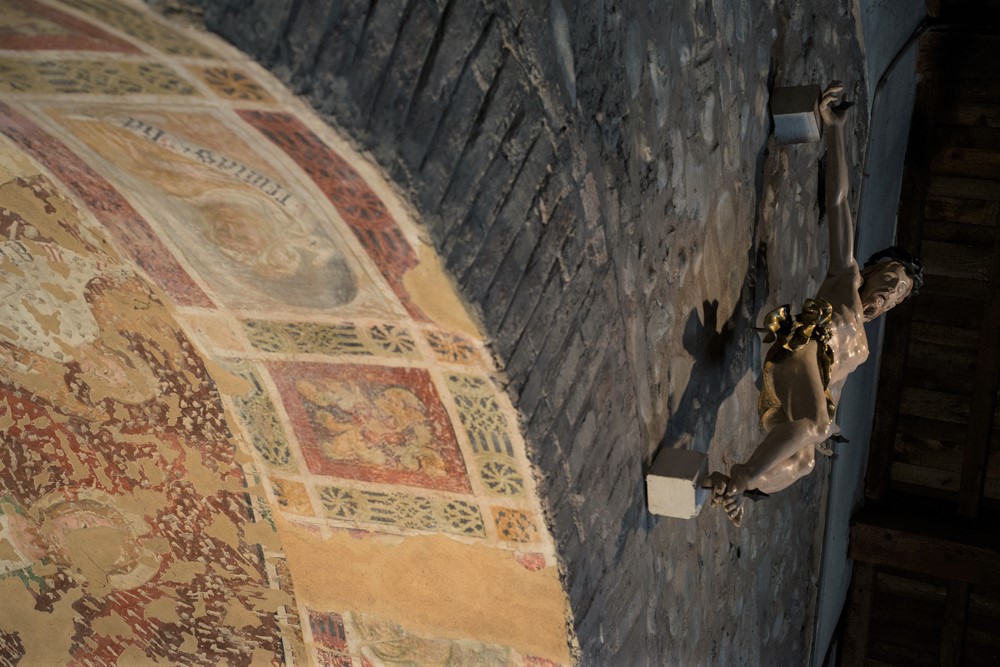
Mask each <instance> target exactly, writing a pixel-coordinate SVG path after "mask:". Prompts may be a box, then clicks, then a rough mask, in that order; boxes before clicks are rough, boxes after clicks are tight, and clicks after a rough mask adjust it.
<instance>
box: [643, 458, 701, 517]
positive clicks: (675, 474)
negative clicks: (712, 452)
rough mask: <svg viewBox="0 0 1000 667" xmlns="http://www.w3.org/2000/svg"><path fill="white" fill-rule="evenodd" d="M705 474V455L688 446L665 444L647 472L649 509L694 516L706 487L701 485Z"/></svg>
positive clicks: (653, 512) (679, 515) (680, 515)
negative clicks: (683, 447)
mask: <svg viewBox="0 0 1000 667" xmlns="http://www.w3.org/2000/svg"><path fill="white" fill-rule="evenodd" d="M707 476H708V457H707V456H705V455H704V454H702V453H701V452H694V451H691V450H689V449H672V448H669V447H667V448H664V449H662V450H660V453H659V454H657V455H656V460H654V461H653V465H651V466H650V467H649V470H648V471H647V472H646V500H647V503H648V507H649V511H650V512H651V513H652V514H658V515H660V516H671V517H675V518H678V519H693V518H694V517H696V516H698V512H700V511H701V508H702V506H703V505H704V504H705V500H707V499H708V494H709V490H708V489H703V488H701V485H702V484H703V483H704V481H705V479H706V477H707Z"/></svg>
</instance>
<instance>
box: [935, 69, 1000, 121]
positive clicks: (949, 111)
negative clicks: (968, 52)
mask: <svg viewBox="0 0 1000 667" xmlns="http://www.w3.org/2000/svg"><path fill="white" fill-rule="evenodd" d="M994 57H995V56H994ZM939 118H940V122H942V123H945V124H948V125H965V126H972V127H995V128H1000V104H997V103H996V102H968V101H964V100H955V101H953V102H951V103H949V104H943V105H942V106H941V113H940V115H939Z"/></svg>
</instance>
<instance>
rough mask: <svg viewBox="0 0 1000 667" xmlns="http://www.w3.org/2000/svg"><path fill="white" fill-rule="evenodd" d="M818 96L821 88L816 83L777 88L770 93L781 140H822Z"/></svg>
mask: <svg viewBox="0 0 1000 667" xmlns="http://www.w3.org/2000/svg"><path fill="white" fill-rule="evenodd" d="M819 96H820V89H819V86H817V85H816V84H811V85H808V86H793V87H791V88H775V89H774V92H773V93H771V115H772V116H773V117H774V140H775V141H777V142H778V143H779V144H807V143H816V142H817V141H819V139H820V127H821V124H820V118H819Z"/></svg>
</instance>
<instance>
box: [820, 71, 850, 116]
mask: <svg viewBox="0 0 1000 667" xmlns="http://www.w3.org/2000/svg"><path fill="white" fill-rule="evenodd" d="M843 92H844V84H842V83H841V82H840V81H833V82H831V83H830V85H829V86H827V87H826V90H824V91H823V96H822V97H820V100H819V115H820V116H822V117H823V124H824V125H826V126H827V127H843V126H844V121H845V120H846V119H847V107H846V106H840V107H839V108H837V107H838V104H839V103H840V102H841V97H842V95H843Z"/></svg>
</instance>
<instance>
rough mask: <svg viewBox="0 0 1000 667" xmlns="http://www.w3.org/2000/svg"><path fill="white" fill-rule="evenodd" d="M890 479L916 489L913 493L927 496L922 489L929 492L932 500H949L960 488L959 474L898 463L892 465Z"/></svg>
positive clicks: (960, 478)
mask: <svg viewBox="0 0 1000 667" xmlns="http://www.w3.org/2000/svg"><path fill="white" fill-rule="evenodd" d="M890 479H891V480H892V481H893V482H901V483H903V484H906V485H907V486H908V487H917V488H916V489H914V491H915V492H916V493H920V494H921V495H928V494H926V493H924V492H923V490H924V489H926V490H928V491H931V492H932V493H931V494H930V496H931V497H934V498H941V497H947V498H951V497H953V496H955V495H957V494H958V491H959V489H960V488H961V486H962V475H961V473H958V472H952V471H950V470H939V469H937V468H927V467H924V466H918V465H913V464H910V463H900V462H898V461H894V462H893V464H892V468H891V472H890Z"/></svg>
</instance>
